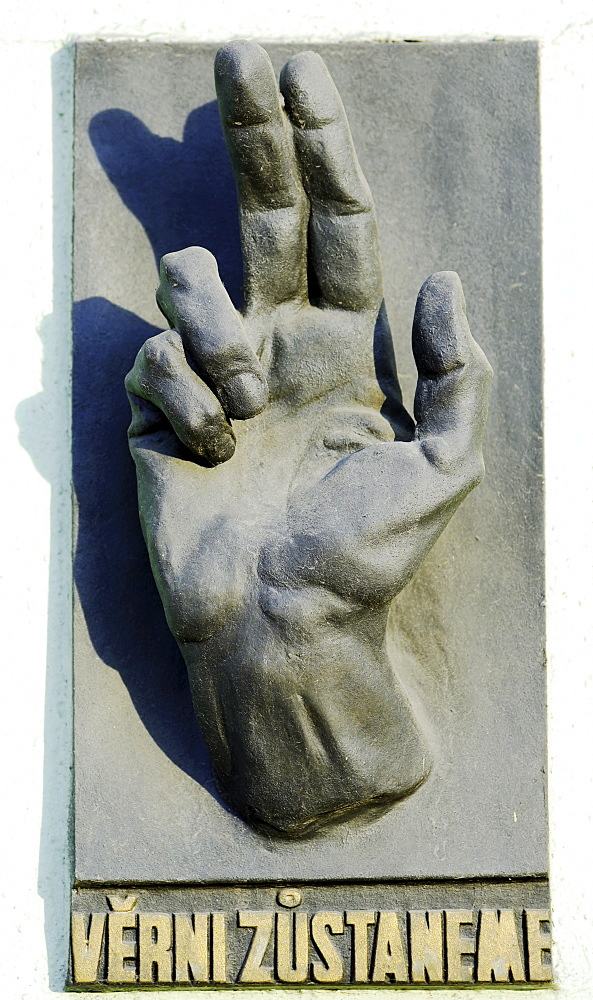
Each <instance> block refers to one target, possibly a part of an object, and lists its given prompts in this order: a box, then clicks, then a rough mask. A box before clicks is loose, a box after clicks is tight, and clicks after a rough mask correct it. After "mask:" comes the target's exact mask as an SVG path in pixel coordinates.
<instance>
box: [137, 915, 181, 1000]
mask: <svg viewBox="0 0 593 1000" xmlns="http://www.w3.org/2000/svg"><path fill="white" fill-rule="evenodd" d="M138 921H139V928H138V950H139V952H140V972H139V976H138V978H139V981H140V982H141V983H172V982H173V954H172V951H171V949H172V946H173V922H172V920H171V914H170V913H139V914H138Z"/></svg>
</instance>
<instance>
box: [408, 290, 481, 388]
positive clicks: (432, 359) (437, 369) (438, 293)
mask: <svg viewBox="0 0 593 1000" xmlns="http://www.w3.org/2000/svg"><path fill="white" fill-rule="evenodd" d="M471 340H472V338H471V333H470V331H469V327H468V324H467V317H466V307H465V296H464V294H463V288H462V286H461V280H460V278H459V275H458V274H457V273H456V272H455V271H437V272H436V273H435V274H431V275H430V277H429V278H427V279H426V281H425V282H424V284H423V285H422V287H421V289H420V291H419V293H418V298H417V300H416V310H415V313H414V324H413V327H412V349H413V352H414V357H415V359H416V364H417V366H418V370H419V372H420V373H422V374H425V375H427V376H428V377H435V376H436V377H439V376H442V375H444V374H446V373H447V372H450V371H453V370H454V369H455V368H459V367H461V366H462V365H463V364H464V359H465V357H466V354H467V350H468V345H469V343H470V342H471Z"/></svg>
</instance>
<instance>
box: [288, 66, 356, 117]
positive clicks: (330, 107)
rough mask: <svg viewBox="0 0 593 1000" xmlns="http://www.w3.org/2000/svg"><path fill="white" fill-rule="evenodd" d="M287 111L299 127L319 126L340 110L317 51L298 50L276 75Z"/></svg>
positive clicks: (336, 114)
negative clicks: (278, 78) (278, 77)
mask: <svg viewBox="0 0 593 1000" xmlns="http://www.w3.org/2000/svg"><path fill="white" fill-rule="evenodd" d="M280 91H281V93H282V96H283V97H284V102H285V106H286V110H287V113H288V114H289V116H290V118H291V119H292V120H293V122H294V123H295V124H296V125H297V126H298V127H299V128H321V127H322V126H323V125H328V124H329V123H330V122H332V121H334V120H335V119H336V118H337V117H339V115H340V114H341V113H342V112H343V105H342V100H341V98H340V95H339V93H338V90H337V87H336V85H335V83H334V81H333V80H332V77H331V74H330V72H329V70H328V68H327V66H326V64H325V62H324V61H323V59H322V58H321V56H320V55H319V53H318V52H312V51H307V52H299V53H298V55H296V56H293V57H292V59H289V60H288V62H287V63H286V65H285V66H284V67H283V69H282V72H281V74H280Z"/></svg>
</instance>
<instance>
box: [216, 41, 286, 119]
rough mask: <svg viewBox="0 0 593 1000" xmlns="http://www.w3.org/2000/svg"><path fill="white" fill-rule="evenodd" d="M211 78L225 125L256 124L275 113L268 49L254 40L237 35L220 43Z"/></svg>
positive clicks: (276, 102)
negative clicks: (212, 77)
mask: <svg viewBox="0 0 593 1000" xmlns="http://www.w3.org/2000/svg"><path fill="white" fill-rule="evenodd" d="M214 79H215V83H216V92H217V95H218V101H219V107H220V109H221V114H222V118H223V120H224V123H225V124H226V125H229V126H231V127H232V126H241V125H258V124H261V123H263V122H266V121H269V120H270V118H271V117H272V116H273V115H274V114H275V113H277V111H278V108H279V97H278V88H277V86H276V77H275V74H274V69H273V67H272V63H271V60H270V57H269V56H268V53H267V52H266V50H265V49H263V48H262V47H261V45H258V44H257V43H256V42H250V41H247V40H246V39H238V40H236V41H233V42H228V43H227V44H226V45H222V46H221V47H220V49H219V50H218V52H217V53H216V58H215V60H214Z"/></svg>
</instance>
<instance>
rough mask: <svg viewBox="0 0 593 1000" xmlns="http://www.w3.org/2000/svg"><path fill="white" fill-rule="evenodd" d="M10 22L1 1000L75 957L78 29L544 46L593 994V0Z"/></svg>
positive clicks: (558, 846) (559, 701)
mask: <svg viewBox="0 0 593 1000" xmlns="http://www.w3.org/2000/svg"><path fill="white" fill-rule="evenodd" d="M2 29H3V37H2V40H1V41H0V45H1V50H2V51H1V61H0V65H2V67H3V73H4V81H3V95H2V101H1V102H0V103H1V111H0V114H1V116H2V129H1V132H0V134H1V136H2V146H1V151H0V169H1V171H2V186H1V197H2V207H1V209H0V213H1V214H0V220H1V233H2V237H1V243H0V245H1V250H2V254H3V257H4V260H3V262H2V268H1V271H0V273H1V274H2V276H3V279H4V282H3V284H4V287H3V294H2V304H3V318H4V322H3V333H2V338H1V340H0V359H1V360H0V379H1V380H2V388H1V391H0V407H1V408H2V418H1V423H0V427H1V428H2V445H1V451H0V457H1V462H2V465H1V468H2V470H3V473H4V475H3V479H2V486H1V488H0V491H1V496H2V502H3V505H4V508H5V511H4V514H3V517H2V522H1V528H2V532H3V534H4V535H5V538H3V541H2V548H1V550H0V551H1V553H2V558H1V562H0V575H1V585H2V595H1V598H0V607H1V609H2V613H3V615H4V619H5V623H4V625H3V628H2V632H1V635H2V654H3V656H2V663H3V665H2V687H1V688H0V690H1V693H2V694H1V697H0V711H1V713H2V723H1V725H0V730H1V732H0V742H1V745H2V751H3V767H2V768H1V773H2V776H1V781H2V802H3V806H4V808H3V816H4V820H3V822H1V823H0V841H1V843H0V848H1V851H0V857H2V859H3V862H5V864H3V866H2V867H3V868H4V869H5V870H4V873H3V874H2V876H1V878H0V896H1V899H0V954H1V956H2V957H1V960H0V992H1V994H2V996H3V997H6V998H7V1000H13V998H14V1000H16V998H21V997H23V998H24V997H27V998H35V1000H42V998H44V997H49V996H51V995H52V993H53V995H54V996H55V991H59V988H60V983H61V981H62V977H63V972H64V966H63V962H64V956H65V953H66V938H65V934H66V916H67V907H68V889H67V886H68V882H69V870H68V818H67V808H68V801H69V766H70V749H69V747H70V742H69V741H70V695H71V689H70V635H69V602H70V576H69V573H70V517H69V503H70V501H69V344H70V334H69V270H70V260H69V246H70V182H71V163H70V159H69V156H68V154H67V153H65V152H64V149H66V150H67V149H68V142H67V141H64V140H65V139H67V138H68V136H69V135H70V131H71V110H72V105H71V102H72V93H71V59H70V54H69V52H68V51H67V50H64V48H63V46H64V45H65V44H66V43H67V42H68V41H69V40H72V39H73V38H74V37H76V36H78V35H98V36H101V37H105V36H110V35H120V36H142V37H146V38H154V37H157V38H158V37H183V38H186V39H191V38H195V39H201V40H224V39H226V38H228V37H233V36H237V35H246V36H249V37H253V38H257V39H258V40H266V39H267V40H279V39H294V40H303V41H320V40H339V39H343V38H350V39H356V38H369V39H385V38H393V39H402V38H415V39H430V38H437V37H447V38H456V37H457V38H459V37H472V38H480V39H487V38H492V37H536V38H539V39H540V40H541V41H542V43H543V48H542V116H543V181H544V292H545V349H546V362H547V368H546V385H545V393H546V421H547V423H546V436H547V437H546V440H547V458H546V474H547V546H548V585H547V608H548V628H549V663H550V678H549V694H550V698H549V703H550V718H549V738H550V810H551V848H552V862H551V863H552V896H553V907H554V939H555V965H556V973H557V981H558V984H559V987H560V988H559V991H558V993H557V995H558V996H559V997H562V998H568V997H571V998H573V997H583V998H590V997H593V858H592V856H593V821H592V813H593V776H592V770H593V768H592V763H591V762H592V759H593V665H592V662H591V656H592V653H593V516H592V515H593V511H592V509H591V501H592V499H593V471H592V468H593V448H592V441H591V436H590V435H588V431H589V425H590V423H591V407H592V406H593V381H592V377H591V376H592V370H593V348H592V346H591V343H592V340H593V329H592V323H591V307H590V302H591V297H592V290H593V260H592V254H591V245H592V241H593V235H592V234H593V198H592V195H591V187H592V182H591V177H592V165H591V160H592V153H593V142H592V141H591V138H590V133H591V128H592V125H593V113H592V112H593V6H591V4H590V3H587V2H586V0H565V2H561V0H539V2H536V0H504V2H498V3H497V4H496V5H495V9H490V8H489V6H488V5H487V4H479V3H477V2H476V0H449V3H448V4H446V3H443V2H442V0H413V2H409V3H407V4H398V3H394V2H393V0H335V2H334V4H333V6H332V5H331V4H330V0H326V2H325V3H323V2H322V0H285V3H279V2H278V0H276V3H271V2H270V0H252V3H247V2H246V0H218V2H217V3H205V4H203V5H200V4H197V3H196V2H195V0H168V2H167V3H163V2H162V0H127V2H126V3H123V2H118V0H55V2H53V3H52V2H51V0H46V2H45V3H43V2H42V0H37V2H36V0H21V3H20V4H19V6H18V9H14V10H12V11H11V12H9V13H6V12H5V13H4V14H3V16H2ZM60 139H61V141H55V142H54V140H60ZM54 150H57V152H54ZM52 262H53V263H52ZM517 405H518V406H520V405H521V401H520V400H517ZM390 992H393V990H391V991H390ZM542 992H543V993H544V994H545V995H546V996H548V995H551V994H550V993H548V991H542ZM118 995H119V996H121V995H122V994H118ZM144 995H145V996H146V997H148V996H149V994H144ZM152 995H153V994H150V996H152ZM161 995H162V994H161ZM349 995H350V997H352V1000H354V998H353V994H352V993H350V994H349ZM503 995H504V997H505V998H507V1000H508V998H509V997H510V996H511V995H518V994H516V993H515V991H511V992H509V991H504V994H503V992H502V991H494V992H490V991H489V993H488V996H489V997H492V1000H494V998H495V997H502V996H503ZM538 995H540V994H538ZM317 996H319V994H317ZM440 996H441V997H453V996H460V997H462V996H463V997H467V994H466V993H463V994H461V993H459V994H458V993H457V992H454V991H451V992H450V991H445V992H441V993H440Z"/></svg>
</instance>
